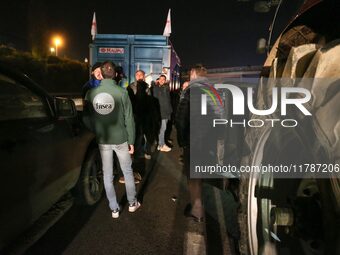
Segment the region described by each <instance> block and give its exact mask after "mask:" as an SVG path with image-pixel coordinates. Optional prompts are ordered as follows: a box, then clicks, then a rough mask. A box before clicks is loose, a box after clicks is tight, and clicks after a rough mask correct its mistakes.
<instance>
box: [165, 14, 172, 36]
mask: <svg viewBox="0 0 340 255" xmlns="http://www.w3.org/2000/svg"><path fill="white" fill-rule="evenodd" d="M170 12H171V9H169V11H168V17H167V19H166V23H165V28H164V32H163V35H164V36H168V37H169V36H170V34H171V16H170Z"/></svg>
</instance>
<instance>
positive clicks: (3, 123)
mask: <svg viewBox="0 0 340 255" xmlns="http://www.w3.org/2000/svg"><path fill="white" fill-rule="evenodd" d="M0 162H1V179H0V200H1V208H0V226H1V227H0V250H2V249H5V248H6V247H7V246H8V245H9V244H10V243H13V241H15V240H16V238H17V237H18V236H21V235H22V234H23V233H24V232H25V231H27V230H28V229H29V228H30V227H32V226H33V225H34V223H35V222H36V221H37V220H38V219H39V218H40V217H41V216H42V215H43V214H44V213H46V212H47V211H49V209H50V208H51V207H52V206H53V205H54V204H55V203H56V202H58V201H60V199H61V198H63V197H64V196H65V194H69V193H72V195H74V197H75V198H76V201H79V202H81V203H83V204H87V205H93V204H95V203H96V202H98V201H99V199H100V198H101V194H102V191H103V181H102V170H101V160H100V154H99V150H98V148H97V144H96V142H95V139H94V135H93V134H92V133H91V132H90V131H88V130H87V129H86V128H85V127H84V125H83V124H82V122H81V113H79V112H77V110H76V107H75V104H74V102H73V101H72V100H70V99H66V98H58V97H51V96H50V95H48V93H46V92H45V91H44V90H43V89H42V88H41V87H39V86H38V85H37V84H36V83H35V82H34V81H32V80H31V79H30V78H28V77H27V76H26V75H24V74H21V73H18V72H16V71H14V70H10V69H8V68H6V67H5V66H4V65H1V63H0ZM70 191H71V192H70Z"/></svg>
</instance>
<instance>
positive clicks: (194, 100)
mask: <svg viewBox="0 0 340 255" xmlns="http://www.w3.org/2000/svg"><path fill="white" fill-rule="evenodd" d="M206 74H207V71H206V69H205V68H204V67H203V66H201V65H197V66H194V67H193V68H192V69H191V71H190V83H189V85H188V87H187V88H185V89H184V90H183V92H182V93H181V98H180V102H179V104H178V108H177V112H176V121H175V124H176V130H177V140H178V144H179V146H180V147H182V148H183V161H184V167H183V168H184V171H185V174H186V176H187V180H188V190H189V193H190V201H191V204H189V205H188V206H187V208H186V210H185V214H186V216H190V217H193V218H194V220H195V221H198V222H201V221H203V220H204V207H203V202H202V179H201V178H197V176H195V178H191V176H190V163H192V164H195V165H196V164H198V165H206V164H209V163H211V162H213V161H214V158H215V156H216V148H217V146H216V143H214V139H215V134H212V132H211V130H210V128H211V126H210V124H211V123H212V122H211V120H212V119H213V118H214V116H216V115H215V112H214V111H215V109H214V107H210V106H208V107H207V108H208V112H209V114H207V116H203V117H202V116H201V114H200V110H201V107H200V104H201V102H200V97H195V96H193V95H194V94H195V93H196V92H197V91H198V92H200V91H204V90H205V89H206V88H207V86H209V81H208V79H207V78H206V77H205V76H206ZM202 89H203V90H202ZM194 92H195V93H194ZM190 107H192V108H193V109H190ZM190 137H191V138H190ZM191 139H192V141H190V140H191ZM190 149H192V150H194V152H196V153H197V152H199V153H202V154H201V155H202V157H198V156H197V155H196V156H195V158H192V159H190ZM210 155H211V156H210ZM210 160H211V162H210ZM191 161H194V163H193V162H191Z"/></svg>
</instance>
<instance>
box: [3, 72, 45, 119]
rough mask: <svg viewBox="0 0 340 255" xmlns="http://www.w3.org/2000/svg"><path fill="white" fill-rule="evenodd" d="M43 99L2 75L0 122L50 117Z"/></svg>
mask: <svg viewBox="0 0 340 255" xmlns="http://www.w3.org/2000/svg"><path fill="white" fill-rule="evenodd" d="M48 116H49V115H48V112H47V110H46V107H45V104H44V101H43V99H42V98H41V97H39V96H38V95H36V94H35V93H33V92H32V91H30V90H29V89H28V88H26V87H24V86H23V85H21V84H19V83H18V82H16V81H15V80H13V79H11V78H9V77H7V76H5V75H3V74H0V121H2V120H15V119H27V118H45V117H48Z"/></svg>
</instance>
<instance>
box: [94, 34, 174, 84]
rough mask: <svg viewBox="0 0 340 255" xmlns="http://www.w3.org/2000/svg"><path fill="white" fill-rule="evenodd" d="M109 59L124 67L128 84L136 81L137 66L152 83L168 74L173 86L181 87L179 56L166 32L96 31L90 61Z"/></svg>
mask: <svg viewBox="0 0 340 255" xmlns="http://www.w3.org/2000/svg"><path fill="white" fill-rule="evenodd" d="M106 60H111V61H113V62H114V63H115V64H116V65H119V66H121V67H123V70H124V73H125V75H126V76H127V79H126V84H129V83H131V82H133V81H134V74H135V72H136V70H139V69H141V70H143V71H144V72H145V75H146V81H147V82H148V83H149V84H151V81H153V80H156V79H157V78H158V77H159V75H160V74H165V75H166V76H167V78H168V80H169V82H170V87H171V89H177V88H179V82H180V79H179V75H180V69H179V68H180V59H179V57H178V56H177V54H176V51H175V50H174V48H173V46H172V44H171V42H170V41H169V39H168V38H167V37H165V36H162V35H126V34H97V35H96V37H95V39H94V41H93V43H92V44H90V65H91V66H92V65H93V64H94V63H95V62H97V61H100V62H102V61H106Z"/></svg>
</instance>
